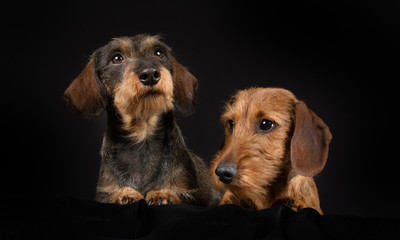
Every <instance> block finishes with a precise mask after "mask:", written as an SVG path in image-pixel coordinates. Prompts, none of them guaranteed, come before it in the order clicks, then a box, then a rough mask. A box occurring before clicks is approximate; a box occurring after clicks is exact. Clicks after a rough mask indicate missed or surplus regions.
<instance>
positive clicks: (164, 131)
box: [105, 108, 180, 145]
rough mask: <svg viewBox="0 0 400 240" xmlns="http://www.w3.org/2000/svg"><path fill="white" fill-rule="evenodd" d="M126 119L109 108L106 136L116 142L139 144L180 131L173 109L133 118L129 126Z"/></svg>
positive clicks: (161, 138) (161, 139)
mask: <svg viewBox="0 0 400 240" xmlns="http://www.w3.org/2000/svg"><path fill="white" fill-rule="evenodd" d="M125 120H126V119H122V117H121V116H120V115H119V114H118V113H117V112H116V111H115V109H112V108H111V109H109V110H108V119H107V132H106V134H105V137H106V138H108V139H109V140H110V141H112V142H114V143H126V144H131V145H137V144H141V143H144V142H149V141H152V142H155V141H163V139H165V138H166V137H168V135H170V133H171V132H172V131H180V130H179V128H178V127H177V125H176V122H175V118H174V112H173V111H172V110H171V111H168V112H166V113H160V114H157V115H153V116H151V117H149V118H146V119H132V120H131V125H130V126H129V127H127V126H126V123H125Z"/></svg>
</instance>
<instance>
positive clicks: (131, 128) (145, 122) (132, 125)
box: [114, 67, 174, 141]
mask: <svg viewBox="0 0 400 240" xmlns="http://www.w3.org/2000/svg"><path fill="white" fill-rule="evenodd" d="M160 74H161V77H160V80H159V82H158V83H157V84H156V85H155V86H151V87H150V86H145V85H143V84H142V83H141V82H140V80H139V78H138V76H137V74H136V73H135V72H133V71H128V72H126V73H125V76H124V78H123V80H122V82H121V83H120V84H119V85H118V86H117V87H116V90H115V99H114V104H115V106H116V107H117V109H118V112H119V113H120V114H121V117H122V122H123V128H124V129H125V130H126V131H128V132H129V134H128V137H131V138H133V139H134V140H136V141H143V140H144V139H146V138H147V137H149V136H151V135H152V134H153V133H154V131H155V129H156V125H157V122H158V120H159V116H160V114H162V113H165V112H167V111H170V110H172V109H173V107H174V105H173V83H172V76H171V74H170V72H169V71H168V70H167V69H166V68H165V67H161V68H160Z"/></svg>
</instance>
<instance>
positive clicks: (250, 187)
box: [210, 88, 331, 206]
mask: <svg viewBox="0 0 400 240" xmlns="http://www.w3.org/2000/svg"><path fill="white" fill-rule="evenodd" d="M221 121H222V124H223V125H224V126H225V143H224V145H223V147H222V148H221V149H220V150H219V151H218V153H217V154H216V156H215V158H214V159H213V160H212V162H211V170H210V171H211V174H213V178H214V179H213V180H214V182H215V184H216V185H217V186H218V187H219V188H220V189H222V188H224V187H225V188H229V190H230V191H231V192H233V193H234V194H235V195H236V196H237V197H239V198H240V199H251V200H252V201H253V203H254V204H255V205H256V206H257V205H258V206H265V205H268V203H265V201H267V199H268V195H269V194H270V190H269V189H271V185H273V184H274V182H275V181H276V179H277V178H278V177H279V176H280V175H282V174H286V175H287V174H288V173H287V172H286V173H283V172H282V171H283V170H284V169H286V170H287V169H288V167H287V166H292V167H293V169H294V170H295V171H297V173H299V174H302V175H306V176H313V175H315V174H317V173H318V172H319V171H321V170H322V168H323V166H324V165H325V162H326V157H327V151H328V144H329V142H330V139H331V135H330V132H329V130H328V128H327V126H326V125H325V123H323V121H322V120H321V119H319V118H318V117H317V116H316V115H315V114H314V113H312V112H311V111H310V110H309V109H308V108H307V107H306V106H305V104H304V103H303V102H301V101H298V100H297V99H296V97H295V96H294V95H293V94H292V93H291V92H290V91H287V90H285V89H278V88H251V89H247V90H242V91H239V92H238V93H237V94H236V95H234V96H233V97H232V99H231V100H230V102H229V103H228V104H227V105H226V108H225V112H224V113H223V114H222V116H221Z"/></svg>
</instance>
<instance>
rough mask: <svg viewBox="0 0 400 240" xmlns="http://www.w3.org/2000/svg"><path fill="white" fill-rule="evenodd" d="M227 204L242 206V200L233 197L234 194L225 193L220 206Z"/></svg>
mask: <svg viewBox="0 0 400 240" xmlns="http://www.w3.org/2000/svg"><path fill="white" fill-rule="evenodd" d="M225 204H235V205H240V199H238V198H237V197H236V196H235V195H233V193H225V194H224V196H223V197H222V199H221V202H220V203H219V205H225Z"/></svg>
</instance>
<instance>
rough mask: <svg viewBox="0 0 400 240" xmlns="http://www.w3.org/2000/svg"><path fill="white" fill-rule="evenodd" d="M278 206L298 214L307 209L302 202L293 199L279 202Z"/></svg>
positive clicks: (284, 199)
mask: <svg viewBox="0 0 400 240" xmlns="http://www.w3.org/2000/svg"><path fill="white" fill-rule="evenodd" d="M277 204H282V205H284V206H286V207H289V208H291V209H292V210H293V211H295V212H298V211H300V210H301V209H303V208H305V205H304V204H302V201H296V200H294V199H291V198H283V199H279V200H278V201H277Z"/></svg>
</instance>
